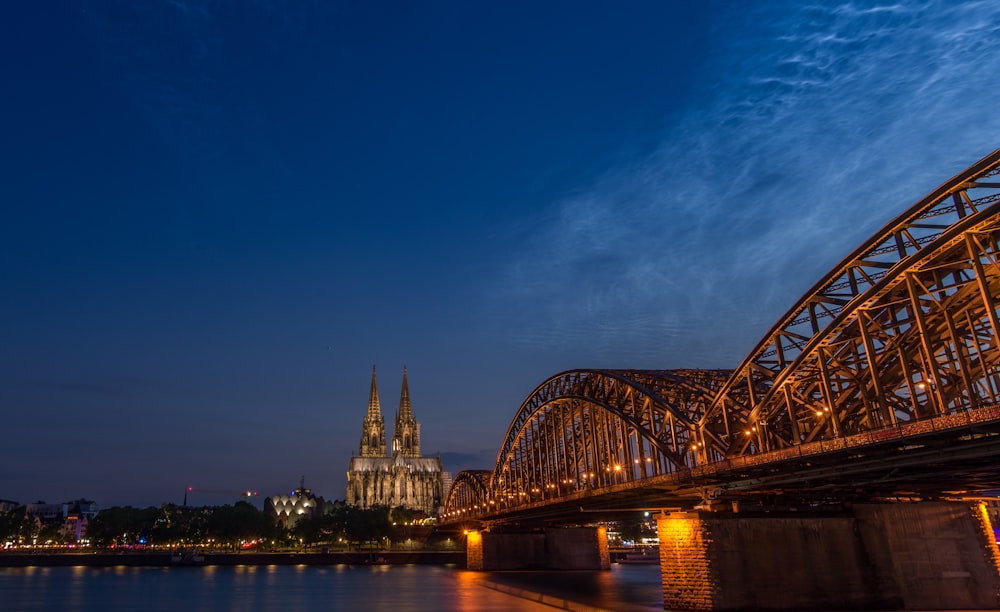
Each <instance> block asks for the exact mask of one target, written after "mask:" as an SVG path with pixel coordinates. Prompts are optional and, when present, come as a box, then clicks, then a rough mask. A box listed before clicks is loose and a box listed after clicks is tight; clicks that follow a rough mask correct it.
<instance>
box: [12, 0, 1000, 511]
mask: <svg viewBox="0 0 1000 612" xmlns="http://www.w3.org/2000/svg"><path fill="white" fill-rule="evenodd" d="M997 74H1000V3H996V2H965V3H960V2H953V1H951V0H939V1H932V2H920V3H917V2H913V3H907V2H901V3H893V4H884V5H882V4H878V3H875V2H860V1H858V2H847V3H839V4H838V3H834V2H815V3H813V4H809V3H804V2H800V1H798V0H786V1H783V2H781V1H779V2H767V3H764V2H759V3H752V2H737V1H733V2H719V3H707V2H701V1H691V2H679V1H678V2H660V1H655V2H627V3H596V2H593V3H588V2H523V3H522V2H493V3H485V2H458V1H456V2H433V3H424V2H332V1H329V2H328V1H316V2H305V1H302V2H281V1H277V0H275V1H271V2H268V1H266V0H257V1H249V0H247V1H241V2H237V1H235V0H232V1H218V2H198V1H195V0H171V1H149V2H133V1H131V0H127V1H126V0H120V1H111V0H101V1H99V0H67V1H65V2H54V3H46V2H26V3H17V4H11V5H8V6H6V7H5V9H4V13H3V18H2V19H0V205H2V222H0V283H2V285H0V287H2V288H0V417H2V428H0V431H2V432H3V438H2V441H0V499H9V500H16V501H20V502H22V503H25V502H31V501H36V500H46V501H49V502H60V501H66V500H69V499H75V498H79V497H87V498H89V499H93V500H96V501H97V502H98V504H99V505H101V506H102V507H107V506H111V505H119V504H131V505H147V504H153V505H158V504H160V503H163V502H176V503H179V502H180V501H181V498H182V496H183V492H184V489H185V488H186V487H188V486H193V487H195V488H201V489H215V490H220V491H230V490H242V489H253V490H257V491H259V492H260V493H261V499H263V497H264V496H266V495H273V494H277V493H281V492H287V491H288V490H289V489H291V488H293V487H295V486H296V485H297V484H298V482H299V478H300V477H302V476H305V479H306V485H307V486H310V487H311V488H312V489H313V490H314V492H315V493H317V494H320V495H323V496H324V497H326V498H327V499H334V498H336V499H342V498H343V497H344V496H345V492H344V487H345V472H346V470H347V466H348V462H349V459H350V457H351V453H352V452H357V449H358V443H359V440H360V434H361V420H362V418H363V417H364V415H365V411H366V408H367V400H368V388H369V377H370V373H371V367H372V365H373V364H374V365H377V367H378V374H379V385H380V391H381V399H382V409H383V414H384V416H385V417H386V421H387V423H391V421H392V418H393V415H394V413H395V410H396V407H397V405H398V401H399V393H400V384H401V379H402V368H403V366H404V365H405V366H407V368H408V373H409V384H410V391H411V396H412V399H413V409H414V413H415V415H416V417H417V419H418V420H419V421H420V422H421V425H422V446H423V451H424V453H425V454H428V455H433V454H437V453H440V454H441V456H442V458H443V460H444V464H445V469H446V470H448V471H451V472H453V473H455V472H458V471H459V470H461V469H465V468H484V469H488V468H492V466H493V463H494V461H495V457H496V452H497V448H498V447H499V444H500V441H501V439H502V437H503V435H504V433H505V431H506V429H507V426H508V425H509V423H510V421H511V419H512V418H513V416H514V414H515V412H516V411H517V409H518V407H519V406H520V404H521V402H522V401H523V400H524V399H525V398H526V396H528V395H529V394H530V393H531V391H532V390H533V389H534V388H535V386H537V385H538V384H540V383H541V382H542V381H543V380H545V379H546V378H548V377H549V376H551V375H554V374H556V373H558V372H561V371H564V370H568V369H574V368H644V369H645V368H650V369H663V368H678V367H698V368H732V367H735V366H737V365H738V364H739V362H740V360H741V359H742V358H743V356H744V355H745V354H746V353H747V352H748V351H749V350H750V349H751V348H752V347H753V345H754V344H755V343H756V342H757V341H758V340H759V339H760V338H761V337H762V336H763V335H764V334H765V333H766V332H767V330H768V329H769V328H770V327H771V325H772V324H773V323H774V322H775V321H776V320H777V319H778V318H779V317H780V316H781V315H782V314H783V313H784V312H785V311H786V310H787V309H789V308H790V307H791V306H792V305H793V304H794V303H795V301H796V300H797V299H798V298H799V296H800V295H801V294H802V293H803V292H804V291H805V290H806V289H808V288H809V287H810V286H811V285H812V284H814V283H815V282H816V281H817V280H818V279H819V278H820V277H821V276H822V275H823V274H824V273H826V272H827V271H828V270H830V269H831V268H832V267H833V266H834V265H836V264H837V262H839V261H840V260H841V259H843V258H844V257H846V256H847V254H848V253H849V252H850V251H851V250H853V249H854V248H855V247H856V246H857V245H858V244H860V243H861V242H862V241H863V240H864V239H866V238H867V237H869V236H870V235H872V234H873V233H874V232H875V231H877V230H878V229H879V228H880V227H881V226H882V225H884V224H885V223H886V222H887V221H889V220H890V219H891V218H893V217H895V216H896V215H897V214H899V213H900V212H902V211H903V210H904V209H906V208H908V207H909V206H910V205H911V204H912V203H913V202H915V201H916V200H917V199H919V198H920V197H922V196H923V195H925V194H926V193H927V192H928V191H930V190H931V189H933V188H934V187H936V186H937V185H939V184H940V183H942V182H944V181H945V180H946V179H948V178H949V177H951V176H952V175H954V174H955V173H957V172H959V171H961V170H963V169H964V168H966V167H967V166H969V165H970V164H971V163H973V162H975V161H976V160H978V159H979V158H980V157H982V156H983V155H985V154H986V153H988V152H990V151H992V150H993V149H995V148H997V147H998V146H1000V113H998V112H997V110H996V109H997V105H998V102H997V100H998V99H1000V96H998V94H1000V81H998V80H997V78H996V76H997ZM388 433H389V435H391V428H390V432H388ZM232 500H233V498H232V496H230V497H226V496H225V495H216V496H212V495H211V494H208V493H204V494H201V495H197V496H195V497H194V498H192V502H194V503H212V504H214V503H225V502H228V501H232Z"/></svg>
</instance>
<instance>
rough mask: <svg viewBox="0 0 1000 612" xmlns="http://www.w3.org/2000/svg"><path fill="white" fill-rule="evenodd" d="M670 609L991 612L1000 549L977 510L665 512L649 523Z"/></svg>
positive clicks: (954, 506) (945, 506)
mask: <svg viewBox="0 0 1000 612" xmlns="http://www.w3.org/2000/svg"><path fill="white" fill-rule="evenodd" d="M657 526H658V531H659V537H660V569H661V571H662V576H663V602H664V608H665V609H670V610H741V609H756V610H795V609H812V610H848V609H866V610H896V609H901V608H905V609H907V610H921V609H924V610H934V609H967V610H971V609H995V608H997V607H998V606H1000V601H998V593H1000V549H998V548H997V544H996V541H995V538H994V535H993V530H992V527H991V526H990V524H989V519H988V517H987V515H986V512H985V510H983V509H982V508H981V507H979V506H978V505H972V506H970V505H969V504H965V503H957V502H955V503H953V502H922V503H912V504H865V505H859V506H857V507H855V508H854V509H853V511H852V512H850V513H843V514H839V515H829V514H827V515H818V514H817V515H809V514H806V513H788V514H785V515H783V516H771V515H757V516H747V515H740V514H731V513H725V514H724V513H707V512H690V513H672V514H669V515H665V516H662V517H661V518H660V519H659V520H658V521H657Z"/></svg>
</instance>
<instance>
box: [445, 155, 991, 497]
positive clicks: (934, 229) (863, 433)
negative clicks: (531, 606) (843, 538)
mask: <svg viewBox="0 0 1000 612" xmlns="http://www.w3.org/2000/svg"><path fill="white" fill-rule="evenodd" d="M998 261H1000V149H998V150H997V151H994V152H993V153H991V154H990V155H988V156H986V157H985V158H983V159H982V160H980V161H979V162H977V163H976V164H974V165H973V166H971V167H970V168H969V169H968V170H966V171H964V172H963V173H960V174H958V175H956V176H955V177H953V178H952V179H950V180H949V181H947V182H945V183H944V184H942V185H941V186H940V187H939V188H937V189H936V190H935V191H933V192H931V193H930V194H928V195H927V196H926V197H924V198H922V199H921V200H919V201H918V202H917V203H916V204H914V205H913V206H911V207H910V208H908V209H907V210H905V211H904V212H902V213H901V214H900V215H899V216H898V217H897V218H896V219H894V220H892V221H890V222H889V223H888V224H886V225H884V226H883V227H882V229H881V230H879V232H878V233H877V234H875V235H874V236H872V237H871V238H869V239H868V240H867V241H866V242H864V243H863V244H861V245H860V246H859V247H858V248H856V249H855V250H853V251H852V252H851V254H850V255H849V256H848V257H847V258H846V259H844V260H843V261H841V262H840V263H839V264H838V265H837V267H835V268H834V269H833V270H831V271H830V272H829V273H828V274H826V275H825V276H823V277H822V279H821V280H820V282H819V283H818V284H817V285H815V286H814V287H812V288H811V289H810V290H809V293H807V294H806V295H803V296H802V298H800V299H799V301H798V302H796V303H795V304H794V305H793V306H792V307H791V308H790V309H789V310H788V312H787V313H785V315H784V316H783V317H782V318H781V319H780V320H778V321H777V322H776V323H775V324H774V325H773V326H771V327H770V328H769V330H770V331H768V332H767V336H765V337H764V338H762V339H761V340H760V342H759V343H758V344H757V345H756V346H755V347H754V348H753V350H752V351H751V352H750V353H749V354H748V355H747V356H746V358H745V359H743V360H742V361H741V362H739V363H740V365H739V366H738V369H735V370H695V369H685V370H625V369H621V370H609V369H590V370H583V369H581V370H573V371H566V372H562V373H559V374H556V375H554V376H551V377H550V378H549V379H547V380H545V381H543V382H542V383H541V384H540V385H538V387H536V388H535V390H534V391H532V393H531V395H529V396H528V397H527V398H526V399H525V400H524V402H523V403H522V405H521V407H520V408H519V410H518V411H517V413H516V414H515V415H514V418H513V420H512V422H511V426H510V428H509V430H508V433H507V435H506V437H505V439H504V440H503V442H502V443H501V446H500V449H499V452H498V453H497V459H496V463H495V465H494V469H493V470H492V471H487V470H483V471H481V473H480V474H479V475H478V476H476V477H475V478H472V477H469V479H468V480H467V481H466V482H467V483H469V484H474V485H475V486H474V487H472V488H469V487H467V488H466V489H465V491H471V492H472V497H471V499H475V500H480V501H482V500H488V499H490V498H491V497H494V496H496V497H499V498H500V499H503V496H504V495H506V499H507V500H508V501H507V502H505V503H503V504H501V506H502V507H505V508H508V507H512V506H515V505H522V504H526V503H528V502H529V501H531V502H535V503H537V500H538V499H539V498H538V496H536V494H537V493H539V491H540V489H542V488H544V490H545V493H546V495H545V496H544V497H545V499H546V500H549V499H556V500H557V499H558V497H559V495H560V494H562V493H565V494H566V495H578V493H576V492H575V491H574V487H569V486H568V485H570V484H571V483H572V484H575V485H576V487H578V488H579V489H584V488H586V489H587V490H588V492H590V493H592V494H594V495H598V496H599V495H601V494H603V493H604V492H605V491H606V492H607V493H608V494H612V490H613V488H614V487H616V486H617V487H620V485H621V483H622V480H623V479H624V478H628V479H630V480H631V479H633V478H638V477H639V476H638V473H639V472H640V471H639V470H634V469H633V470H632V471H630V472H628V476H627V477H624V476H616V477H615V478H601V479H599V478H596V477H595V476H596V474H595V473H598V474H599V473H600V472H601V471H602V467H601V464H600V463H599V462H597V461H595V458H598V457H602V458H606V459H611V458H612V457H611V455H615V456H614V458H616V459H619V458H620V459H621V460H622V461H621V462H619V463H617V464H612V463H610V462H609V463H606V464H604V467H603V471H604V472H605V474H609V473H611V472H612V471H614V472H620V471H622V464H625V465H627V462H628V457H630V456H631V457H633V461H632V463H633V465H639V464H641V463H642V462H643V461H644V462H645V463H646V465H647V467H646V468H644V469H643V470H642V477H644V478H654V479H664V478H666V479H671V478H677V482H678V488H677V489H672V490H674V491H681V490H683V493H680V492H678V493H676V494H677V495H678V496H681V495H688V496H690V497H691V498H695V497H697V496H698V495H699V490H703V489H704V487H703V486H702V485H703V484H707V483H712V482H715V483H719V482H721V483H723V484H724V483H725V481H726V480H727V479H729V478H738V477H739V476H738V470H737V468H735V467H733V466H735V465H736V464H740V465H746V466H762V465H765V464H768V463H770V462H772V461H774V462H778V461H787V460H788V458H789V457H791V456H795V455H797V454H799V453H806V452H808V453H810V454H811V455H813V454H815V455H817V456H820V455H825V458H826V459H829V460H831V461H832V460H834V459H835V458H836V455H834V454H831V453H835V452H844V450H845V449H848V448H850V447H858V448H859V449H860V452H862V453H864V452H865V451H866V449H868V448H872V449H873V451H877V452H879V453H884V454H881V455H879V457H885V458H887V459H889V458H892V457H895V455H890V454H889V453H892V452H900V453H901V452H904V449H906V448H908V447H907V446H906V444H905V442H904V443H903V444H899V445H896V444H895V443H893V445H887V444H885V443H884V442H885V440H887V439H888V438H884V437H879V436H878V435H875V436H872V435H870V434H873V433H874V434H879V433H880V432H882V431H888V430H889V429H890V428H891V429H892V433H893V436H894V437H893V439H895V437H902V438H906V437H909V436H934V440H935V441H939V442H940V443H941V444H942V445H944V444H948V443H955V442H956V441H961V440H962V439H963V438H961V436H962V435H965V434H962V433H960V430H961V428H963V427H965V428H966V429H965V430H964V431H967V427H968V425H970V424H971V425H974V426H975V427H976V428H980V427H981V429H982V431H991V432H992V431H995V430H997V428H998V427H1000V388H998V387H1000V383H997V381H996V380H995V377H996V375H997V374H996V373H997V372H998V371H1000V351H996V350H994V347H995V346H996V345H997V342H998V339H997V336H998V334H1000V320H998V317H997V313H996V312H995V309H994V306H993V302H994V301H995V298H994V297H993V296H995V295H997V294H998V293H1000V265H998V263H997V262H998ZM914 309H916V313H914ZM862 336H863V337H864V338H862ZM859 338H860V339H861V340H859ZM862 340H863V341H862ZM956 341H958V344H960V345H961V347H962V349H961V350H954V349H952V348H949V347H952V346H953V345H954V344H955V343H956ZM831 347H837V348H836V351H834V350H832V349H831ZM926 352H929V354H925V353H926ZM918 363H920V364H922V365H923V370H922V371H917V370H915V369H914V365H915V364H918ZM876 366H877V367H876ZM875 390H878V393H881V394H882V395H881V397H873V392H874V391H875ZM973 419H975V420H973ZM960 421H961V422H960ZM938 425H940V427H938ZM880 440H881V442H880ZM553 442H554V443H555V444H556V447H555V448H554V447H553V446H552V444H553ZM830 442H835V443H836V444H829V443H830ZM560 443H561V444H562V445H563V446H564V447H565V448H560V447H559V445H560ZM873 444H875V445H877V446H872V445H873ZM890 446H891V447H890ZM997 448H998V449H1000V444H998V445H997ZM830 449H835V450H830ZM894 449H895V450H894ZM977 452H978V451H977ZM982 452H983V453H984V454H983V456H982V457H981V459H982V464H983V465H984V466H986V467H979V466H978V465H977V466H975V469H971V468H970V469H968V470H966V469H965V466H964V465H963V466H959V465H958V464H957V463H955V464H948V466H951V465H955V467H957V468H961V469H956V470H955V471H954V472H955V473H956V474H960V475H962V476H961V477H962V478H963V479H964V480H963V482H962V483H961V485H959V484H958V483H954V482H952V483H951V485H949V486H952V485H954V486H955V487H956V489H957V488H959V487H960V486H961V487H967V488H970V489H971V488H974V487H976V486H979V485H977V484H976V483H977V482H979V483H980V484H982V482H984V481H986V480H989V482H991V483H994V482H997V480H996V478H997V477H996V475H995V461H989V460H991V459H996V457H994V454H1000V450H996V451H994V449H993V447H992V446H991V447H990V449H989V451H988V453H992V454H988V453H987V450H982ZM636 455H637V456H636ZM647 455H649V456H647ZM956 456H957V455H956ZM749 459H752V461H747V460H749ZM564 461H565V464H563V463H562V462H564ZM949 461H955V462H958V461H959V459H954V460H950V459H949ZM971 461H972V459H969V462H970V463H971ZM654 463H655V464H656V465H653V464H654ZM986 464H989V465H988V466H987V465H986ZM871 465H872V467H871V470H872V473H874V472H875V471H877V470H880V469H887V468H886V465H885V463H884V462H880V461H872V462H871ZM948 466H945V465H944V464H942V467H941V468H940V469H939V470H938V472H936V473H935V474H937V475H940V474H941V473H942V472H943V471H944V470H946V469H947V467H948ZM772 467H775V468H776V469H783V468H781V467H780V466H777V465H775V466H772ZM612 468H613V469H612ZM694 468H698V472H699V474H701V475H702V476H698V477H699V478H702V477H704V478H708V479H709V480H708V481H707V483H706V482H693V483H692V484H691V485H690V487H688V485H681V484H679V483H680V479H681V478H682V477H686V476H683V475H684V474H688V473H690V472H691V471H692V470H693V469H694ZM740 469H742V468H740ZM753 469H754V470H756V469H759V468H753ZM866 469H867V468H866ZM987 469H992V470H993V472H989V473H988V472H986V471H985V470H987ZM564 470H572V471H576V472H577V473H578V477H576V478H575V479H574V478H565V479H553V482H549V481H548V477H550V476H552V475H553V474H555V475H558V474H559V473H563V474H565V473H566V472H565V471H564ZM734 470H737V472H735V473H734ZM744 471H746V470H744ZM912 472H913V476H912V477H908V478H912V479H914V480H913V483H910V484H906V485H904V484H901V482H900V481H899V480H898V479H894V480H893V481H892V483H893V484H884V485H880V486H884V487H896V486H899V487H904V486H919V485H923V484H927V482H925V481H920V480H918V479H920V478H925V479H927V478H932V477H934V475H935V474H929V473H925V472H924V471H921V470H913V471H912ZM515 474H516V475H517V476H516V478H515V477H514V475H515ZM807 477H808V475H806V474H804V475H803V478H807ZM949 477H951V476H949ZM824 478H825V477H824ZM830 478H831V481H830V486H831V487H838V486H847V485H839V484H837V483H836V482H835V481H836V477H835V476H831V477H830ZM588 479H589V480H588ZM977 479H978V480H977ZM515 481H516V483H517V484H516V485H515V484H514V482H515ZM554 482H559V483H560V484H562V485H567V486H566V487H565V489H566V490H565V491H559V493H558V494H557V493H556V492H550V491H552V489H556V490H557V491H558V490H559V489H560V488H561V487H559V486H554ZM873 482H874V481H873ZM661 484H662V483H661V482H659V481H657V482H656V485H657V486H660V485H661ZM789 486H791V485H789ZM852 486H854V485H852ZM515 487H517V488H519V489H520V490H517V491H514V490H513V489H514V488H515ZM886 490H890V489H886ZM893 490H894V489H893ZM904 490H905V489H904ZM529 491H530V493H531V494H530V495H529V493H528V492H529ZM746 492H748V493H750V491H749V490H747V491H746ZM614 494H616V495H617V494H618V492H615V493H614ZM526 495H527V496H528V498H525V496H526ZM449 497H450V499H449V500H448V503H446V508H454V507H457V506H458V505H460V504H459V500H461V499H470V498H464V497H460V496H459V495H457V494H454V493H450V494H449ZM467 503H469V502H466V504H467ZM482 505H483V507H484V508H490V507H491V506H493V505H494V504H493V503H492V501H490V503H488V504H487V503H483V504H482Z"/></svg>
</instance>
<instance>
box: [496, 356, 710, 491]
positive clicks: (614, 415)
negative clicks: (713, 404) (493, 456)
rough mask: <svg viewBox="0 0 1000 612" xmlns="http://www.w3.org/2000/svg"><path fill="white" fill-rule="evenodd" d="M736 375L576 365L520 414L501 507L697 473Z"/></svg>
mask: <svg viewBox="0 0 1000 612" xmlns="http://www.w3.org/2000/svg"><path fill="white" fill-rule="evenodd" d="M728 374H729V372H728V371H724V370H675V371H670V370H648V371H647V370H572V371H567V372H562V373H560V374H557V375H555V376H553V377H551V378H549V379H548V380H546V381H544V382H543V383H542V384H540V385H539V386H538V387H536V388H535V390H534V391H533V392H532V393H531V394H530V395H529V396H528V398H527V399H526V400H525V401H524V403H523V404H522V405H521V407H520V409H519V410H518V411H517V414H516V415H515V416H514V419H513V421H512V422H511V425H510V427H509V428H508V430H507V434H506V435H505V437H504V441H503V443H502V445H501V447H500V451H499V452H498V454H497V460H496V465H495V467H494V469H493V472H492V479H491V481H490V492H491V494H492V495H493V496H494V499H493V500H491V501H492V502H493V503H494V504H495V505H496V506H498V508H503V507H507V506H508V505H517V504H519V503H523V502H526V501H536V500H543V499H548V498H551V497H557V496H560V495H565V494H567V493H572V492H578V491H582V490H588V489H595V488H602V487H608V486H613V485H616V484H623V483H626V482H631V481H634V480H638V479H641V478H648V477H652V476H659V475H662V474H667V473H675V472H678V471H683V470H688V469H690V468H691V467H693V465H694V464H695V461H696V457H697V453H696V449H697V447H698V445H699V444H700V441H699V439H698V437H697V435H696V434H697V422H698V418H699V417H700V415H701V414H703V413H704V411H705V409H706V407H707V406H708V402H709V401H710V400H711V397H712V395H713V393H714V388H715V387H718V386H719V385H721V384H722V382H723V381H724V380H725V379H726V378H727V376H728Z"/></svg>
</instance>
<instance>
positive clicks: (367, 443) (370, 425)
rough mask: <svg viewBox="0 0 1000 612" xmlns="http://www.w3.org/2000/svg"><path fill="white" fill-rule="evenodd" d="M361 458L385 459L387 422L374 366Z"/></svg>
mask: <svg viewBox="0 0 1000 612" xmlns="http://www.w3.org/2000/svg"><path fill="white" fill-rule="evenodd" d="M361 456H362V457H385V421H384V420H383V419H382V406H381V405H380V404H379V401H378V382H377V381H376V379H375V366H374V365H373V366H372V386H371V390H370V391H369V392H368V414H366V415H365V419H364V421H363V422H362V424H361Z"/></svg>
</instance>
